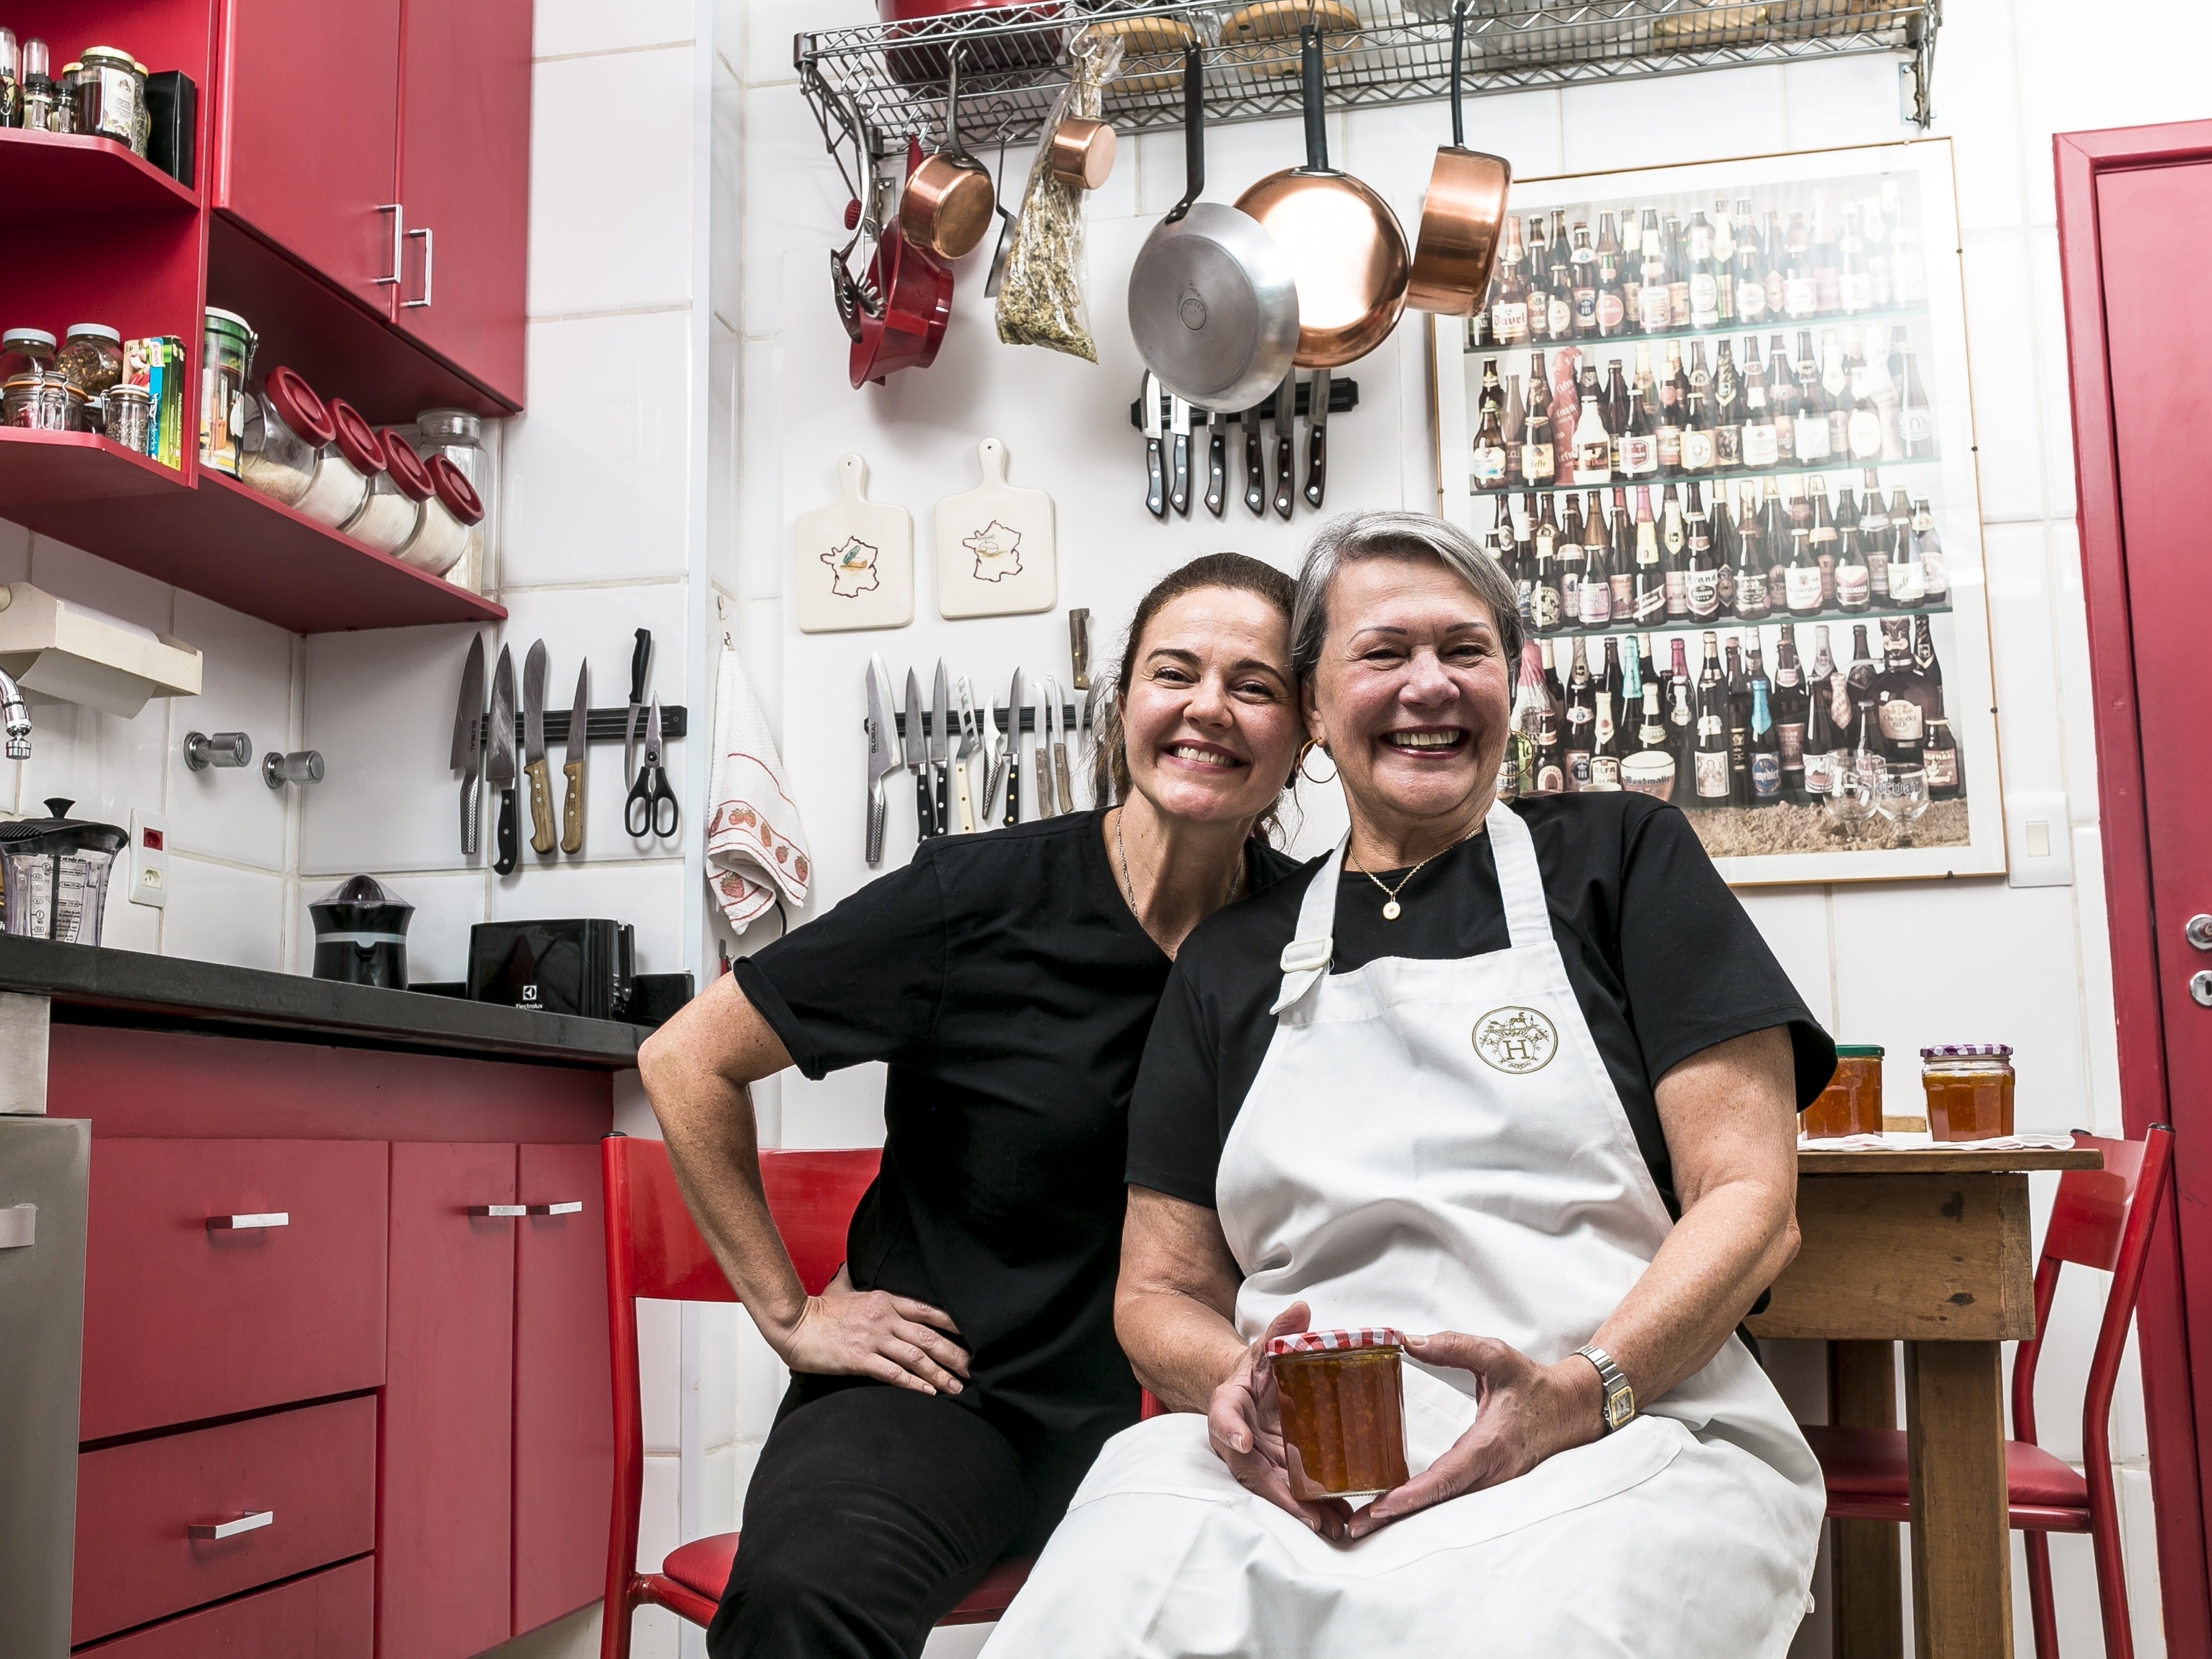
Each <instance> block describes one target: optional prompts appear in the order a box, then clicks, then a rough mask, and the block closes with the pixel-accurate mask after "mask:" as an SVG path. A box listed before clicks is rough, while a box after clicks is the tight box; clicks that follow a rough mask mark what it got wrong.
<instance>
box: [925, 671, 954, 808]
mask: <svg viewBox="0 0 2212 1659" xmlns="http://www.w3.org/2000/svg"><path fill="white" fill-rule="evenodd" d="M950 711H951V697H950V695H949V693H948V690H947V689H946V685H945V659H944V658H942V657H939V659H937V686H936V689H935V690H933V691H932V692H931V694H930V699H929V769H930V771H931V773H932V774H933V775H934V776H935V779H936V781H937V818H936V823H937V830H936V833H937V834H939V835H940V836H949V835H951V833H952V717H951V712H950Z"/></svg>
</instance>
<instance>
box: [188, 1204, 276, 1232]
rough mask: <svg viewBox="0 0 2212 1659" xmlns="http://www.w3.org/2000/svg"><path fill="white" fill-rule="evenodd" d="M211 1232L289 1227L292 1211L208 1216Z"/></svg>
mask: <svg viewBox="0 0 2212 1659" xmlns="http://www.w3.org/2000/svg"><path fill="white" fill-rule="evenodd" d="M207 1225H208V1231H210V1232H211V1233H229V1232H240V1233H242V1232H246V1231H249V1230H251V1229H252V1228H256V1227H289V1226H290V1225H292V1213H291V1212H290V1211H289V1210H266V1211H264V1212H262V1213H260V1214H258V1215H211V1216H210V1217H209V1218H207Z"/></svg>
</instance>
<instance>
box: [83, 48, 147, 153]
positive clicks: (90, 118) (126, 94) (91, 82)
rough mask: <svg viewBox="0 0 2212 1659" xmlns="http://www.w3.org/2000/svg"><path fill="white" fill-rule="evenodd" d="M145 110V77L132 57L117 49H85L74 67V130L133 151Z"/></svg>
mask: <svg viewBox="0 0 2212 1659" xmlns="http://www.w3.org/2000/svg"><path fill="white" fill-rule="evenodd" d="M145 107H146V76H145V75H144V73H143V71H142V70H140V69H139V67H138V65H137V62H136V60H134V59H133V58H131V54H130V53H129V52H125V51H123V50H122V49H121V48H119V47H116V46H87V47H86V48H85V49H84V56H83V58H82V59H81V60H79V64H78V67H77V75H76V130H77V131H79V132H86V133H92V134H94V135H95V136H97V137H102V138H112V139H113V140H115V142H116V143H118V144H124V145H127V146H129V147H130V148H131V149H134V150H135V149H137V148H138V146H139V142H140V141H139V137H138V131H139V123H138V116H139V112H141V111H142V110H143V109H144V108H145Z"/></svg>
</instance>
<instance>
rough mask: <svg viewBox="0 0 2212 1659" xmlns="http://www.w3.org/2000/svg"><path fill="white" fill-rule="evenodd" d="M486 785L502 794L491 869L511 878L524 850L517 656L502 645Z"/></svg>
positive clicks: (493, 686) (494, 678)
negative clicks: (518, 831) (518, 836)
mask: <svg viewBox="0 0 2212 1659" xmlns="http://www.w3.org/2000/svg"><path fill="white" fill-rule="evenodd" d="M484 781H486V782H487V783H489V784H490V785H491V787H493V788H495V789H496V790H498V791H499V830H498V838H497V840H496V842H495V843H494V844H495V846H496V847H497V848H498V856H497V857H496V858H495V860H493V863H492V866H491V867H492V869H493V870H494V871H495V872H497V873H498V874H500V875H502V876H505V875H511V874H513V871H514V862H515V860H516V859H517V858H518V857H519V856H520V853H521V848H520V846H519V845H518V844H517V843H516V841H515V834H514V781H515V765H514V655H513V652H512V651H510V650H509V649H508V648H507V647H506V646H503V645H502V646H501V647H500V648H499V666H498V667H497V668H495V669H494V670H493V671H492V677H491V741H490V744H489V749H488V752H487V754H486V756H485V758H484Z"/></svg>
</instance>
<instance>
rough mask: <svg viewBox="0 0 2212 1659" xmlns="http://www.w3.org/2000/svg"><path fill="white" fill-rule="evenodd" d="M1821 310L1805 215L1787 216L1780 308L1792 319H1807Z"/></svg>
mask: <svg viewBox="0 0 2212 1659" xmlns="http://www.w3.org/2000/svg"><path fill="white" fill-rule="evenodd" d="M1782 309H1783V310H1784V312H1786V313H1788V314H1789V315H1790V316H1791V317H1810V316H1811V315H1813V313H1814V312H1816V311H1818V310H1819V309H1820V287H1819V284H1818V283H1816V281H1815V280H1814V275H1813V245H1812V239H1811V238H1810V237H1808V235H1807V234H1805V216H1804V215H1803V214H1802V213H1793V214H1791V215H1790V240H1789V243H1788V245H1787V247H1786V249H1785V251H1784V263H1783V278H1782Z"/></svg>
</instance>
